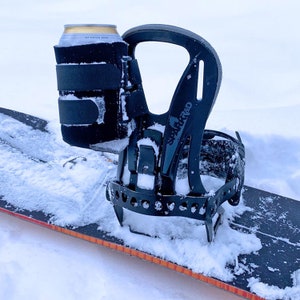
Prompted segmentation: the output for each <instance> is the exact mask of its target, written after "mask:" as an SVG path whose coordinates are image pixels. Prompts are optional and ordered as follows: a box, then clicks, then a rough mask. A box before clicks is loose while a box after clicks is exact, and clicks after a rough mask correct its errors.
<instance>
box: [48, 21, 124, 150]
mask: <svg viewBox="0 0 300 300" xmlns="http://www.w3.org/2000/svg"><path fill="white" fill-rule="evenodd" d="M54 51H55V57H56V62H57V65H56V74H57V86H58V90H59V99H58V104H59V115H60V123H61V131H62V136H63V139H64V141H65V142H67V143H69V144H70V145H73V146H79V147H85V148H96V147H95V145H96V144H99V143H104V142H110V141H114V140H118V139H123V138H124V137H126V136H127V132H128V120H127V119H126V114H124V103H122V99H123V97H122V95H121V92H122V80H123V76H124V71H125V70H123V68H124V63H123V62H124V57H127V55H128V49H127V43H125V42H124V41H123V39H122V38H121V37H120V35H119V34H118V32H117V29H116V26H115V25H101V24H83V25H80V24H73V25H65V26H64V32H63V34H62V36H61V38H60V40H59V43H58V45H56V46H54ZM124 116H125V117H124ZM100 148H101V147H100Z"/></svg>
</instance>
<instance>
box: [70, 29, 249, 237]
mask: <svg viewBox="0 0 300 300" xmlns="http://www.w3.org/2000/svg"><path fill="white" fill-rule="evenodd" d="M122 38H123V40H124V41H125V42H126V43H127V45H128V56H124V57H123V58H122V79H121V88H120V90H119V92H120V98H119V99H120V103H119V105H120V106H121V105H123V108H124V103H125V107H126V119H127V120H129V121H130V122H131V123H130V124H132V122H133V126H132V128H131V129H132V131H131V133H130V134H129V143H128V145H127V146H126V147H125V149H123V150H122V151H121V152H120V153H119V163H118V171H117V177H116V179H115V180H113V181H110V182H109V183H108V186H107V191H106V195H107V199H108V200H109V201H111V203H112V204H113V207H114V211H115V213H116V216H117V219H118V221H119V223H120V224H121V225H122V224H123V217H124V214H123V211H124V209H127V210H130V211H133V212H136V213H139V214H144V215H151V216H164V217H166V216H179V217H187V218H193V219H196V220H200V221H203V222H204V223H205V226H206V232H207V240H208V241H209V242H211V241H212V240H213V237H214V233H215V232H216V230H217V228H218V226H219V224H220V222H221V217H222V214H223V212H224V209H223V208H222V204H223V203H224V202H225V201H228V202H229V203H230V204H231V205H237V204H238V203H239V199H240V194H241V189H242V187H243V183H244V158H245V153H244V146H243V144H242V142H241V139H240V137H239V135H238V134H237V138H233V137H231V136H229V135H227V134H225V133H222V132H218V131H213V130H206V129H205V125H206V121H207V118H208V117H209V114H210V112H211V110H212V107H213V105H214V103H215V100H216V97H217V94H218V91H219V87H220V83H221V76H222V71H221V63H220V61H219V58H218V55H217V53H216V52H215V51H214V49H213V48H212V47H211V46H210V45H209V44H208V42H207V41H205V40H204V39H203V38H201V37H200V36H198V35H196V34H194V33H192V32H190V31H187V30H184V29H181V28H178V27H174V26H167V25H144V26H138V27H136V28H133V29H131V30H129V31H127V32H126V33H125V34H124V35H123V36H122ZM146 41H158V42H166V43H172V44H176V45H179V46H182V47H184V48H185V49H186V50H187V51H188V53H189V56H190V59H189V63H188V65H187V67H186V69H185V71H184V72H183V74H182V77H181V79H180V81H179V83H178V85H177V87H176V90H175V92H174V95H173V98H172V101H171V104H170V107H169V110H168V111H167V112H166V113H164V114H160V115H157V114H153V113H151V112H150V111H149V109H148V107H147V102H146V98H145V95H144V91H143V87H142V80H141V75H140V72H139V68H138V63H137V59H136V58H135V48H136V46H137V45H138V44H139V43H141V42H146ZM199 80H200V81H201V82H202V91H198V86H199V84H198V81H199ZM199 92H200V93H199ZM199 94H200V96H199ZM128 124H129V123H128ZM72 139H73V138H72ZM65 140H68V139H65ZM73 140H74V139H73ZM75 140H76V139H75ZM75 142H76V141H75ZM100 144H101V143H100ZM89 147H91V148H95V147H93V145H89ZM100 148H101V147H100ZM100 148H98V149H100ZM205 175H208V176H210V177H216V178H219V179H222V180H223V184H222V186H221V187H219V188H217V189H216V190H214V191H209V190H207V189H206V188H205V184H204V182H203V176H205Z"/></svg>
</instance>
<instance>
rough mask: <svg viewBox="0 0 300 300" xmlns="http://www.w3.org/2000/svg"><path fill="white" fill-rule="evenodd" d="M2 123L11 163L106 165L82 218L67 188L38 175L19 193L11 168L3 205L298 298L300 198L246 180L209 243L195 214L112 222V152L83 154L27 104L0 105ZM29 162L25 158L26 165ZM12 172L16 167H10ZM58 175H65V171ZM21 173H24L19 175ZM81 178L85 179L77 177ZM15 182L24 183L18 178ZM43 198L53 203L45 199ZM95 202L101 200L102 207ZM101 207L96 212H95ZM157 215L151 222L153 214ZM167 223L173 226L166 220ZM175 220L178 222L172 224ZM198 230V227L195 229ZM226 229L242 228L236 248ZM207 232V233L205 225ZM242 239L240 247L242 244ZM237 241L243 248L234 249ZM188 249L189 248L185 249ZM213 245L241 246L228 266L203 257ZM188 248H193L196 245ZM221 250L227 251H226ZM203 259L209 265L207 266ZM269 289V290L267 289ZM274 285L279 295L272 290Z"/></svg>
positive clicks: (0, 188)
mask: <svg viewBox="0 0 300 300" xmlns="http://www.w3.org/2000/svg"><path fill="white" fill-rule="evenodd" d="M0 126H1V127H0V157H1V156H2V157H6V155H7V157H8V158H7V160H8V161H7V160H6V161H7V164H8V165H9V164H10V162H11V163H12V160H11V161H9V159H13V158H14V155H15V156H18V157H19V158H18V159H19V160H20V161H21V162H22V161H23V160H24V162H28V168H30V166H31V164H32V166H34V168H37V169H36V170H37V171H41V172H46V173H47V172H54V171H53V170H56V169H55V168H54V167H55V166H56V164H58V165H60V167H61V168H60V169H58V170H60V171H61V170H63V169H62V168H65V169H66V168H67V171H66V172H67V173H66V174H67V175H68V174H71V173H70V172H71V171H72V170H73V169H76V168H79V171H80V172H82V170H83V169H80V168H82V166H81V165H84V163H86V159H87V158H86V157H88V156H89V155H98V156H97V157H96V158H95V159H96V160H98V161H99V168H102V169H103V168H106V171H105V172H104V174H105V176H104V175H103V176H102V177H101V180H100V182H99V184H98V185H94V186H96V188H92V189H91V188H90V187H89V193H85V194H84V196H85V197H84V198H93V195H95V194H97V195H98V197H97V199H96V200H95V199H93V201H90V200H89V201H88V202H87V203H84V204H83V207H84V209H83V210H82V211H84V212H85V217H84V218H78V216H76V214H75V212H74V213H73V214H72V208H70V205H69V203H67V202H66V201H64V197H65V195H63V193H62V194H61V195H60V194H59V193H58V194H54V192H51V193H50V192H49V193H48V194H47V193H45V191H44V190H43V188H42V187H40V184H39V183H37V184H38V185H39V188H40V189H41V191H40V192H36V194H35V193H32V195H31V194H30V193H28V195H26V193H25V196H24V195H21V194H20V196H18V194H17V193H16V194H14V193H10V192H9V188H8V185H9V184H11V182H14V183H15V184H16V182H17V181H16V180H18V178H17V179H14V178H13V175H10V176H11V177H9V178H10V179H7V180H6V179H3V176H4V175H3V174H2V175H1V176H2V179H1V181H0V212H1V213H6V214H9V215H12V216H15V217H18V218H21V219H23V220H26V221H29V222H32V223H34V224H37V225H40V226H43V227H46V228H49V229H51V230H55V231H58V232H61V233H64V234H67V235H70V236H73V237H76V238H80V239H83V240H86V241H89V242H91V243H96V244H98V245H101V246H105V247H108V248H111V249H113V250H117V251H120V252H123V253H126V254H129V255H131V256H135V257H138V258H140V259H143V260H146V261H150V262H152V263H155V264H158V265H161V266H164V267H166V268H169V269H172V270H174V271H176V272H180V273H183V274H185V275H186V276H190V277H193V278H195V279H198V280H200V281H203V282H207V283H209V284H211V285H214V286H216V287H218V288H221V289H224V290H226V291H229V292H231V293H234V294H237V295H239V296H241V297H244V298H247V299H262V298H264V297H265V298H267V299H269V298H270V299H276V298H274V297H277V298H285V299H296V295H299V291H300V285H299V281H300V255H299V253H300V251H299V250H300V218H299V209H300V202H299V201H297V200H293V199H289V198H286V197H283V196H280V195H276V194H272V193H269V192H267V191H263V190H259V189H256V188H253V187H249V186H245V187H244V189H243V194H242V208H238V207H239V206H240V205H239V206H238V207H237V208H232V209H235V211H234V212H232V213H231V214H228V215H226V214H225V220H223V221H222V224H221V225H220V229H219V230H218V233H217V236H216V240H215V241H213V242H212V243H211V244H209V243H208V242H207V241H206V239H205V236H204V238H201V236H199V232H202V231H203V230H202V229H201V228H202V227H204V226H203V224H202V225H201V224H200V225H199V224H198V223H197V222H196V221H194V220H193V221H189V220H181V219H180V220H179V218H174V220H172V221H171V224H170V225H169V224H168V222H170V221H169V220H164V221H162V222H164V223H162V224H159V225H158V227H157V228H154V229H153V230H152V229H151V228H152V227H151V226H150V225H148V226H149V228H150V229H149V230H148V231H147V229H145V228H147V225H146V226H145V224H143V222H142V224H140V225H137V226H136V225H135V224H134V223H133V224H130V222H128V224H129V225H128V226H126V222H125V226H124V228H121V227H120V226H119V224H117V221H116V225H115V226H116V227H115V228H116V229H115V230H112V229H111V225H110V224H112V223H111V222H113V221H112V220H111V219H110V218H113V217H114V215H113V212H112V213H111V215H110V214H108V215H107V213H106V211H108V210H109V209H111V211H113V208H112V205H110V204H109V203H106V202H108V201H106V200H105V199H104V198H105V193H103V191H105V185H106V183H107V180H108V179H109V178H110V177H113V176H114V172H116V167H117V166H116V164H117V163H116V161H117V159H115V157H114V156H113V155H108V154H105V153H100V152H99V153H97V154H95V151H90V150H79V149H78V151H80V152H79V154H77V149H76V148H75V149H74V147H70V146H68V145H66V144H64V143H63V142H61V143H60V141H59V138H58V137H57V135H56V134H55V132H54V131H55V130H53V128H51V126H49V123H48V122H47V121H45V120H43V119H40V118H38V117H34V116H32V115H28V114H24V113H21V112H17V111H13V110H9V109H5V108H0ZM49 127H50V128H49ZM39 140H43V142H41V143H40V147H38V145H37V144H38V143H39ZM18 141H19V142H18ZM30 144H36V146H37V147H30ZM42 145H44V149H43V147H41V146H42ZM65 149H67V150H65ZM69 149H70V150H69ZM46 150H47V151H46ZM66 151H70V155H69V156H67V155H66ZM62 153H63V154H62ZM57 155H58V156H59V157H60V158H62V157H63V158H64V161H62V159H58V160H56V157H57ZM20 157H21V158H20ZM101 163H102V165H101ZM26 166H27V165H24V168H26ZM14 168H16V166H15V167H14ZM92 170H94V169H92ZM34 171H35V169H34ZM13 172H14V170H13V171H12V174H13ZM51 174H52V173H51ZM53 174H54V173H53ZM55 174H56V173H55ZM67 175H64V176H67ZM14 176H18V175H14ZM41 176H43V173H41ZM51 176H52V175H51ZM53 176H59V174H56V175H53ZM83 176H84V172H83ZM9 180H11V181H9ZM14 180H15V181H14ZM22 180H24V182H25V184H24V183H23V182H21V184H20V191H21V190H22V185H23V186H24V188H25V187H26V180H25V179H22ZM22 180H21V179H20V181H22ZM37 180H38V179H37ZM63 180H66V178H65V177H64V178H62V179H60V182H61V181H63ZM82 180H85V179H84V178H83V179H82ZM98 181H99V180H98ZM41 183H42V184H43V183H44V181H41ZM76 184H77V185H78V184H81V183H78V182H77V183H76ZM49 185H51V182H49ZM17 189H18V186H16V190H17ZM29 189H30V188H28V190H29ZM49 189H51V187H49ZM36 190H38V188H36ZM99 191H100V192H99ZM101 191H102V192H101ZM16 195H17V196H16ZM35 195H37V196H35ZM14 197H15V198H14ZM18 197H19V198H20V199H19V201H18V199H16V198H18ZM26 197H37V202H36V204H35V203H34V201H33V204H32V199H31V201H30V203H31V204H28V203H26V202H27V201H26ZM51 197H53V199H54V200H52V198H51ZM101 197H102V198H103V199H101ZM55 199H57V200H60V199H61V203H67V204H68V205H66V207H67V208H63V207H62V208H61V210H68V213H69V214H68V215H67V218H65V215H63V214H62V215H61V214H60V206H59V203H58V201H55ZM28 202H29V201H28ZM44 202H47V203H46V204H45V205H43V203H44ZM102 202H104V203H105V205H106V206H107V207H108V208H106V206H105V209H104V208H103V207H102V206H101V205H104V204H99V203H102ZM57 203H58V204H57ZM55 205H56V206H55ZM97 207H100V208H99V213H98V214H97V209H98V208H97ZM75 209H76V208H75ZM70 211H71V212H70ZM95 212H96V216H94V215H95ZM135 218H138V217H137V216H135V215H134V216H132V219H135ZM140 218H142V217H140ZM153 218H154V217H152V219H150V221H149V222H153ZM166 224H167V225H166ZM168 226H170V228H171V229H170V228H167V227H168ZM172 226H173V227H174V228H176V229H172ZM179 228H180V229H179ZM187 229H188V230H187ZM196 230H197V234H195V233H194V231H196ZM201 230H202V231H201ZM226 232H227V233H228V232H229V234H230V236H233V235H236V239H235V242H234V243H233V245H234V247H233V246H232V248H230V247H231V246H230V245H229V246H228V247H229V248H228V249H227V248H224V247H225V246H224V244H226V242H224V239H222V235H223V234H224V235H225V234H226ZM202 233H203V235H204V231H203V232H202ZM167 235H168V236H167ZM166 236H167V237H166ZM194 236H196V238H195V240H196V239H197V237H198V239H199V240H200V242H201V243H202V245H203V246H199V249H198V250H197V245H198V244H196V242H195V240H192V242H191V241H190V239H191V238H192V237H193V238H194ZM218 239H219V240H218ZM225 239H226V237H225ZM239 239H246V240H247V239H248V240H249V243H250V244H251V243H253V244H256V246H253V249H252V251H250V252H249V251H248V252H247V251H243V250H241V249H238V247H239V243H238V240H239ZM167 243H170V247H167V246H166V248H165V249H164V244H167ZM189 243H190V244H189ZM185 244H187V245H188V246H187V249H185V248H184V247H185ZM228 244H230V240H228ZM152 245H153V246H152ZM189 245H193V249H189V248H191V247H190V246H189ZM177 246H178V249H177V248H176V249H175V250H177V252H176V251H175V250H174V253H164V251H166V252H171V251H170V249H173V248H174V247H177ZM240 247H241V248H242V247H243V244H241V245H240ZM233 248H237V249H236V250H234V249H233ZM182 249H185V250H183V252H180V251H181V250H182ZM207 249H208V250H209V251H211V252H212V254H210V255H212V256H210V257H209V258H211V257H212V258H213V257H214V256H213V255H214V254H213V253H214V251H216V253H217V252H222V251H223V249H227V250H228V251H237V252H236V253H237V254H236V259H233V260H232V259H228V260H227V261H226V262H225V265H224V270H225V271H224V270H222V271H214V270H210V269H209V268H208V269H205V264H204V263H203V261H204V260H206V256H205V255H208V254H205V253H202V252H204V251H203V250H207ZM188 251H191V253H189V252H188ZM192 251H194V252H192ZM224 252H225V251H224ZM182 253H184V254H182ZM194 253H198V254H199V257H200V258H199V259H198V260H197V259H191V260H190V261H186V260H184V259H183V258H182V257H183V256H184V255H187V256H189V255H190V256H193V255H195V254H194ZM215 255H216V256H217V255H222V253H221V254H219V253H218V254H215ZM223 255H225V254H223ZM216 260H219V261H221V259H220V258H218V259H217V258H216ZM201 264H203V265H204V266H201ZM212 269H214V268H212ZM216 269H217V267H216ZM224 272H225V273H224ZM224 274H225V275H224ZM228 274H229V275H228ZM268 291H269V293H270V294H268ZM274 293H275V295H280V296H279V297H278V296H274Z"/></svg>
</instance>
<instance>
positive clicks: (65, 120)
mask: <svg viewBox="0 0 300 300" xmlns="http://www.w3.org/2000/svg"><path fill="white" fill-rule="evenodd" d="M58 105H59V119H60V123H61V124H69V125H76V124H78V125H79V124H93V123H94V122H96V121H97V119H98V117H99V110H98V107H97V105H96V103H95V102H94V101H92V100H88V99H85V100H72V101H70V100H60V99H59V100H58Z"/></svg>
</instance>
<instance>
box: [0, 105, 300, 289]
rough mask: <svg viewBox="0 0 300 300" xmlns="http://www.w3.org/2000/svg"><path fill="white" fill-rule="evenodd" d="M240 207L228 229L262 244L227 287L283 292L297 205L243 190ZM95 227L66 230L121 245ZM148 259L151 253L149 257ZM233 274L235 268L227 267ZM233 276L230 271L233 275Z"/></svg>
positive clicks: (299, 232) (26, 118) (296, 236)
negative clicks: (254, 285)
mask: <svg viewBox="0 0 300 300" xmlns="http://www.w3.org/2000/svg"><path fill="white" fill-rule="evenodd" d="M0 113H3V114H6V115H8V116H10V117H12V118H14V119H16V120H19V121H20V122H22V123H25V124H27V125H29V126H31V127H32V128H34V129H38V130H41V131H43V132H45V133H46V132H47V128H46V127H47V122H46V121H45V120H41V119H39V118H37V117H33V116H30V115H27V114H23V113H20V112H15V111H12V110H8V109H3V108H0ZM243 199H244V203H245V205H246V206H247V207H250V208H251V210H247V211H245V212H244V213H243V214H242V215H240V216H238V217H235V219H234V220H232V221H230V226H231V227H232V228H233V229H235V230H239V231H243V232H247V233H255V234H256V236H257V237H258V238H259V239H260V241H261V243H262V248H261V249H260V250H259V251H257V252H256V253H251V254H247V255H241V256H240V257H239V258H238V260H239V261H240V262H242V263H243V265H244V266H246V268H245V270H244V272H240V273H239V274H236V275H235V278H234V280H233V281H232V282H229V284H231V285H233V286H236V287H238V288H241V289H243V290H248V291H249V286H248V285H249V278H258V279H259V280H260V281H261V282H263V283H266V284H269V285H270V286H278V287H279V288H282V289H284V288H286V287H289V286H292V285H293V280H292V278H291V274H292V273H293V272H295V271H296V270H299V269H300V255H299V254H300V218H299V208H300V202H299V201H297V200H293V199H290V198H286V197H284V196H280V195H277V194H272V193H269V192H267V191H263V190H259V189H256V188H253V187H249V186H245V187H244V191H243ZM0 207H2V208H4V209H5V210H7V211H11V212H18V213H19V214H22V215H24V216H27V217H30V218H33V219H36V220H40V221H42V222H45V223H49V222H50V218H51V216H50V215H47V214H45V213H44V212H41V211H28V210H20V209H19V208H18V207H14V206H13V205H11V204H10V203H8V202H7V201H6V200H5V198H4V197H3V196H1V191H0ZM98 227H99V226H98V224H89V225H87V226H83V227H78V228H69V229H70V230H73V231H76V232H79V233H83V234H85V235H88V236H92V237H96V238H99V239H102V240H105V241H109V242H113V243H116V244H119V245H124V241H123V240H122V239H120V238H116V237H114V236H111V235H110V234H108V233H107V232H105V231H102V230H99V228H98ZM149 254H150V255H151V253H149ZM228 267H229V268H232V270H235V269H236V268H237V266H235V265H232V266H228ZM233 273H234V271H233Z"/></svg>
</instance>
